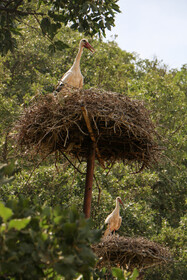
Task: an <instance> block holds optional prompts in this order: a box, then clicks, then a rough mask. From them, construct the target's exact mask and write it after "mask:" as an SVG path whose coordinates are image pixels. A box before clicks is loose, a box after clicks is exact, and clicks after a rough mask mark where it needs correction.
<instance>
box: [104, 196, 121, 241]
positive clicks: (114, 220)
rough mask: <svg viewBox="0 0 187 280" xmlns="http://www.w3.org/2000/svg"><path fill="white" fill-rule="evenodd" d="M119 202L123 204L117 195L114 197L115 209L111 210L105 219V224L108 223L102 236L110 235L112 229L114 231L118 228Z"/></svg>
mask: <svg viewBox="0 0 187 280" xmlns="http://www.w3.org/2000/svg"><path fill="white" fill-rule="evenodd" d="M119 203H121V204H122V206H123V207H124V205H123V202H122V200H121V198H120V197H119V196H118V197H117V198H116V207H115V209H114V210H113V211H112V213H111V214H110V215H108V217H107V218H106V220H105V224H108V226H107V229H106V230H105V233H104V236H108V235H110V234H111V233H112V232H113V231H114V233H115V231H116V230H118V229H119V228H120V226H121V221H122V218H121V217H120V212H119V210H120V206H119Z"/></svg>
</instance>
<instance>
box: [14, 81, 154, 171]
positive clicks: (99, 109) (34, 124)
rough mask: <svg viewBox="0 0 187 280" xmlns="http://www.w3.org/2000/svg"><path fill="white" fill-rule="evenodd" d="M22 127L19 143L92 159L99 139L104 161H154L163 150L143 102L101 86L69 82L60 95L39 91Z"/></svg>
mask: <svg viewBox="0 0 187 280" xmlns="http://www.w3.org/2000/svg"><path fill="white" fill-rule="evenodd" d="M16 130H17V134H16V140H17V143H18V145H19V146H21V147H22V148H23V147H25V148H26V149H27V150H29V151H30V152H31V151H32V152H40V154H47V153H50V152H51V153H52V152H54V151H58V150H59V151H61V152H65V153H68V154H70V155H73V156H75V157H76V158H79V159H87V157H88V153H89V149H90V143H91V142H92V141H95V143H96V146H97V150H98V153H99V156H100V158H102V160H103V161H111V162H113V161H115V160H123V161H127V162H137V163H140V164H143V166H149V165H150V164H151V163H153V162H154V161H157V158H158V155H159V147H158V145H157V142H156V131H155V127H154V125H153V123H152V121H151V119H150V116H149V112H148V111H147V109H146V108H145V107H144V105H143V104H142V102H140V101H137V100H131V99H130V98H129V97H127V96H125V95H122V94H117V93H113V92H106V91H101V90H98V89H89V90H79V89H75V88H72V87H69V86H64V88H63V89H62V91H61V92H60V93H59V95H58V96H56V97H55V96H54V95H52V94H48V95H45V96H40V97H37V98H35V100H34V101H33V103H32V104H31V105H30V107H28V108H26V109H25V112H24V113H23V115H22V117H21V118H20V120H19V122H18V123H17V125H16ZM96 156H98V154H96Z"/></svg>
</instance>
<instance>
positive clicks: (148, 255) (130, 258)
mask: <svg viewBox="0 0 187 280" xmlns="http://www.w3.org/2000/svg"><path fill="white" fill-rule="evenodd" d="M92 249H93V251H94V252H95V254H96V256H97V257H98V259H99V260H98V262H97V267H98V268H99V269H100V268H102V267H107V268H111V267H121V268H123V269H126V270H129V271H132V270H133V269H134V268H137V269H138V270H139V271H140V272H141V271H144V270H145V269H148V268H150V267H153V266H156V265H163V264H166V263H168V262H171V260H172V258H171V253H170V252H169V250H168V249H167V248H166V247H163V246H161V245H160V244H158V243H156V242H153V241H150V240H147V239H145V238H143V237H136V238H131V237H125V236H119V235H113V236H108V237H104V238H103V239H102V240H101V242H100V243H98V244H94V245H92Z"/></svg>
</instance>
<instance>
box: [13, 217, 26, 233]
mask: <svg viewBox="0 0 187 280" xmlns="http://www.w3.org/2000/svg"><path fill="white" fill-rule="evenodd" d="M30 220H31V217H27V218H24V219H14V220H11V221H10V222H9V225H8V228H9V229H11V228H15V229H17V230H21V229H23V228H25V227H26V226H27V225H28V223H29V222H30Z"/></svg>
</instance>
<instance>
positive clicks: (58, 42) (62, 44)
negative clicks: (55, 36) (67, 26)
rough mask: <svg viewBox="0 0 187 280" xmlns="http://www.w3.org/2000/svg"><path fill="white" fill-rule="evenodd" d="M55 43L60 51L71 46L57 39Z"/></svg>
mask: <svg viewBox="0 0 187 280" xmlns="http://www.w3.org/2000/svg"><path fill="white" fill-rule="evenodd" d="M54 45H55V47H56V49H57V50H59V51H61V50H64V49H66V48H69V46H68V45H67V44H65V43H64V42H62V41H61V40H58V41H55V42H54Z"/></svg>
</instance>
